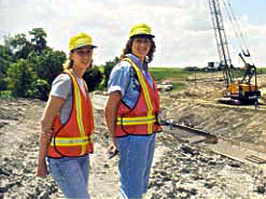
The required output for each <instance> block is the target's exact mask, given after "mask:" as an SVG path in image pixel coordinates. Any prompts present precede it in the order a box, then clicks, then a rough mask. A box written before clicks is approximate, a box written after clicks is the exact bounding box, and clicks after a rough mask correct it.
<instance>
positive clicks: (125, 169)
mask: <svg viewBox="0 0 266 199" xmlns="http://www.w3.org/2000/svg"><path fill="white" fill-rule="evenodd" d="M155 137H156V136H155V134H152V135H150V136H134V135H129V136H127V137H122V138H117V147H118V150H119V153H120V160H119V174H120V197H121V198H123V199H141V198H142V195H143V194H144V193H146V192H147V190H148V181H149V176H150V171H151V165H152V160H153V156H154V149H155Z"/></svg>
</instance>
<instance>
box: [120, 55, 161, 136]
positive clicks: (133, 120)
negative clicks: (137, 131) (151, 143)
mask: <svg viewBox="0 0 266 199" xmlns="http://www.w3.org/2000/svg"><path fill="white" fill-rule="evenodd" d="M123 61H127V62H129V63H130V64H131V66H132V67H133V68H134V69H135V71H136V74H137V76H138V79H139V82H140V85H141V87H142V89H143V94H144V99H145V103H146V105H147V109H148V111H147V116H144V117H130V118H127V117H125V118H124V117H123V118H122V123H121V118H117V123H116V124H117V125H121V124H122V125H124V124H125V125H141V124H142V125H143V124H147V127H148V128H147V129H148V134H151V133H152V125H153V124H154V123H155V121H156V120H155V119H156V118H155V116H154V115H153V114H152V111H153V107H152V103H151V99H150V95H149V90H148V88H147V85H146V82H145V80H144V77H143V74H142V72H141V71H140V70H139V68H138V67H137V66H136V64H135V63H134V62H133V61H132V60H131V59H129V58H125V59H123ZM139 120H141V121H139Z"/></svg>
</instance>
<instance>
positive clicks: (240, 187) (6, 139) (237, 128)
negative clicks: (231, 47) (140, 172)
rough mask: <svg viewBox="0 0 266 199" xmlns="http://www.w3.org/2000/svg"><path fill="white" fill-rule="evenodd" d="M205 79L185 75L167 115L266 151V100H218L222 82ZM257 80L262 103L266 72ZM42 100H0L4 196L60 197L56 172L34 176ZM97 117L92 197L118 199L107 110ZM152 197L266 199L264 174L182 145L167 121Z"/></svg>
mask: <svg viewBox="0 0 266 199" xmlns="http://www.w3.org/2000/svg"><path fill="white" fill-rule="evenodd" d="M204 78H205V77H202V79H200V78H199V77H198V79H199V80H197V81H196V82H195V81H191V79H193V77H192V78H191V79H190V81H186V82H185V83H186V90H185V91H181V92H162V93H161V102H162V108H163V109H164V110H165V113H166V118H167V119H173V121H174V122H175V123H178V124H184V125H187V126H190V127H194V128H197V129H201V130H206V131H208V132H210V133H212V134H215V135H217V136H220V137H223V138H226V139H228V140H232V141H234V142H238V143H239V144H241V145H243V146H246V147H249V148H252V149H254V150H257V151H261V152H266V149H265V148H266V143H265V142H266V117H265V113H266V106H264V105H260V106H259V107H254V106H239V107H238V106H230V105H222V104H219V103H217V101H216V100H217V98H219V97H221V96H222V90H223V89H224V84H223V82H222V81H220V80H219V78H218V79H217V80H215V81H212V80H211V81H209V80H206V79H204ZM259 85H260V87H261V91H262V98H261V99H260V101H261V103H262V104H263V103H265V102H266V100H265V99H266V93H265V90H266V76H260V77H259ZM94 103H96V102H94ZM44 106H45V103H44V102H40V101H38V100H31V101H30V100H25V99H18V100H1V101H0V140H1V145H0V154H1V156H0V199H11V198H12V199H13V198H14V199H30V198H42V199H47V198H50V199H55V198H60V197H61V198H62V193H61V192H60V190H59V189H58V187H57V186H56V184H55V182H54V181H53V180H52V178H51V177H48V178H46V179H40V178H37V177H36V176H35V172H36V161H37V155H38V133H39V120H40V117H41V114H42V112H43V109H44ZM95 118H96V119H95V121H96V127H97V128H96V132H95V136H94V141H95V154H93V155H92V156H91V173H90V185H89V190H90V194H91V196H92V198H93V199H103V198H104V199H109V198H110V199H115V198H117V197H118V195H119V194H118V192H119V183H118V182H119V176H118V171H117V162H118V157H115V158H113V159H111V160H109V159H108V158H107V156H106V148H107V146H108V141H107V140H108V136H107V135H108V133H107V130H106V127H105V125H104V122H103V114H102V110H97V109H95ZM148 198H152V199H166V198H173V199H179V198H183V199H185V198H195V199H198V198H202V199H205V198H206V199H209V198H215V199H217V198H219V199H220V198H226V199H228V198H232V199H235V198H247V199H249V198H266V174H265V173H263V171H262V170H261V169H259V168H258V167H254V166H250V165H246V164H243V163H241V162H238V161H236V160H233V159H230V158H227V157H224V156H222V155H219V154H216V153H213V152H211V151H209V150H206V149H204V148H201V147H198V146H191V145H189V144H187V143H182V142H180V141H178V140H176V139H175V136H174V135H173V134H172V132H171V131H170V130H169V129H168V128H167V127H164V132H163V133H161V134H158V136H157V146H156V155H155V161H154V164H153V168H152V174H151V178H150V187H149V193H148Z"/></svg>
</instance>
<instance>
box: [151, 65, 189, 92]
mask: <svg viewBox="0 0 266 199" xmlns="http://www.w3.org/2000/svg"><path fill="white" fill-rule="evenodd" d="M149 70H150V72H151V74H152V76H153V78H154V79H155V80H156V81H158V82H160V81H163V80H170V81H171V83H172V84H173V90H174V91H179V90H182V89H184V87H185V83H184V81H185V80H186V79H187V77H188V76H189V75H191V74H193V72H189V71H185V70H184V69H182V68H166V67H160V68H159V67H150V68H149Z"/></svg>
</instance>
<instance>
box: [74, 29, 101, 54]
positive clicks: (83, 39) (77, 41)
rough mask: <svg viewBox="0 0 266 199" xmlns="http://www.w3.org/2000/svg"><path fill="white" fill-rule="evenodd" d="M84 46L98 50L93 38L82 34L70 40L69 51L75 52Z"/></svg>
mask: <svg viewBox="0 0 266 199" xmlns="http://www.w3.org/2000/svg"><path fill="white" fill-rule="evenodd" d="M83 46H91V47H92V48H96V47H97V46H95V45H93V43H92V38H91V36H90V35H89V34H86V33H84V32H81V33H79V34H77V35H74V36H73V37H71V38H70V41H69V50H70V51H71V50H74V49H76V48H80V47H83Z"/></svg>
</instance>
